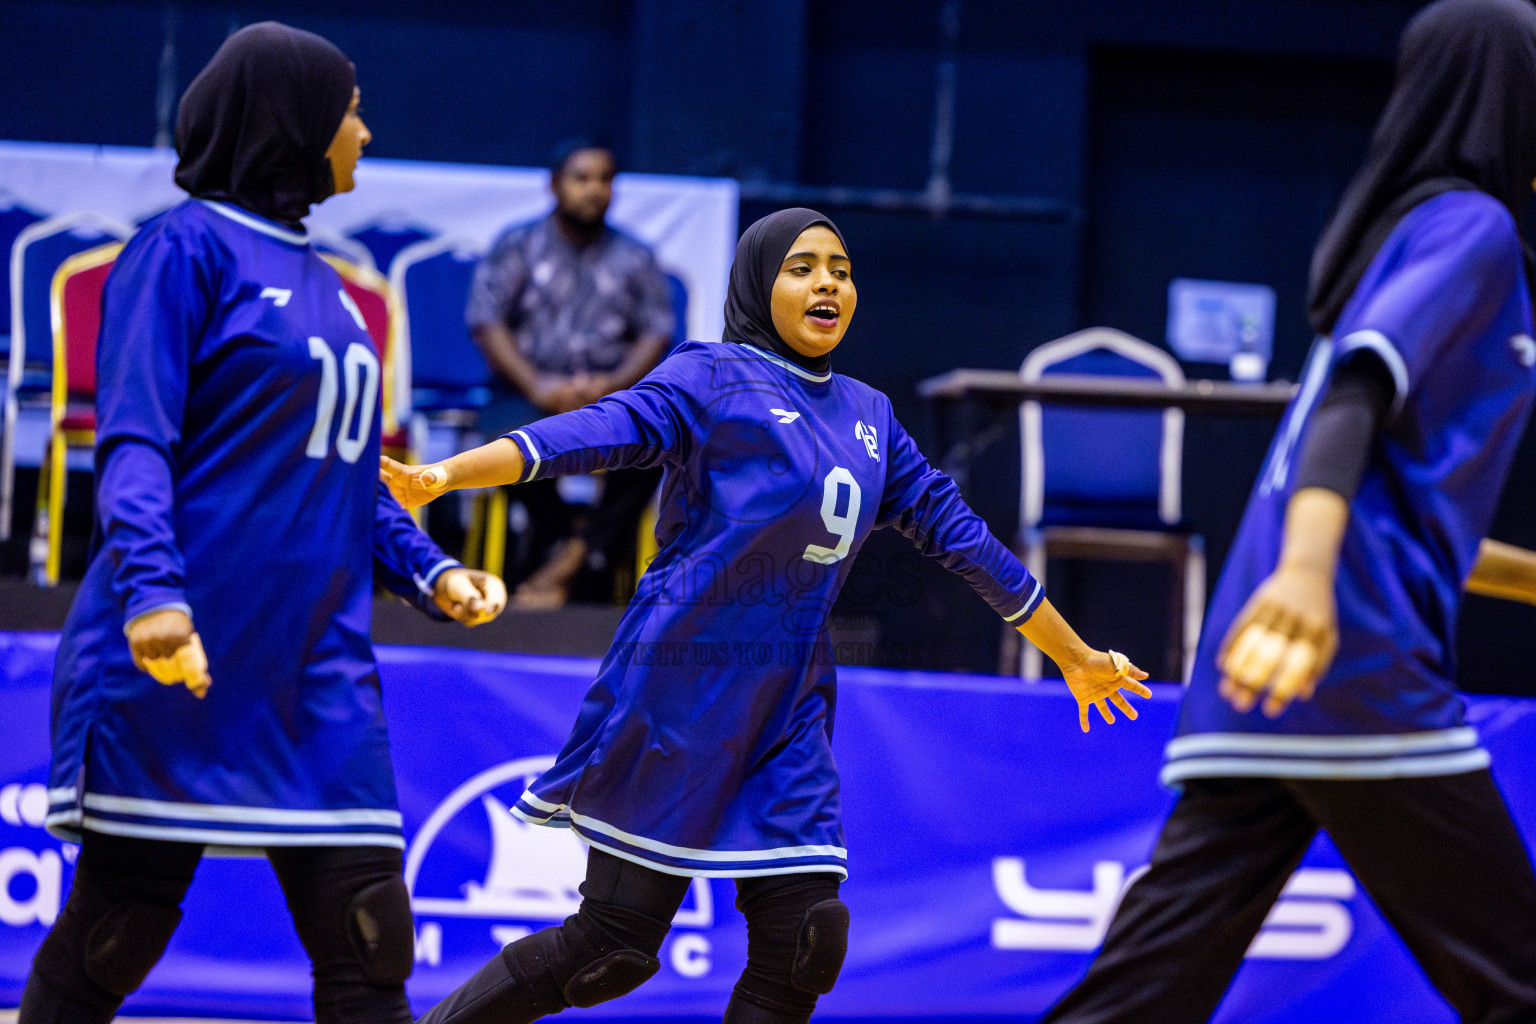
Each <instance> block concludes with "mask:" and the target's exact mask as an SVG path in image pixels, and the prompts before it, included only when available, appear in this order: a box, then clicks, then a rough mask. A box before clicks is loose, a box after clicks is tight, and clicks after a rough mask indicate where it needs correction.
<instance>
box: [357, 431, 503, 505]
mask: <svg viewBox="0 0 1536 1024" xmlns="http://www.w3.org/2000/svg"><path fill="white" fill-rule="evenodd" d="M522 477H523V453H522V450H521V449H519V448H518V447H517V443H516V442H515V441H513V440H511V439H510V438H506V437H498V438H497V439H496V440H494V441H492V442H490V443H489V444H483V445H481V446H480V447H479V448H471V449H470V450H469V451H467V452H460V453H459V454H458V455H455V456H453V457H452V458H448V459H444V460H443V461H442V462H434V463H432V464H431V465H428V466H407V465H405V464H404V463H400V462H396V461H395V460H394V459H392V458H390V457H389V456H387V455H381V456H379V479H380V480H383V481H384V483H385V484H387V485H388V486H389V492H390V493H391V494H393V495H394V496H395V500H396V501H398V502H399V503H400V504H401V505H404V506H405V507H406V508H419V507H421V506H422V505H425V504H426V503H427V502H429V501H431V500H433V499H434V498H439V497H441V496H443V495H444V494H447V493H448V492H449V491H455V490H462V489H473V488H477V487H501V486H503V485H505V484H515V483H517V482H518V481H519V480H521V479H522Z"/></svg>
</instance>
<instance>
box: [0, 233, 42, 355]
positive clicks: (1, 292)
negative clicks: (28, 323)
mask: <svg viewBox="0 0 1536 1024" xmlns="http://www.w3.org/2000/svg"><path fill="white" fill-rule="evenodd" d="M42 219H43V215H42V214H40V213H33V212H32V211H31V210H29V209H27V208H26V207H25V206H17V205H15V204H12V205H10V206H7V207H6V208H5V209H3V210H0V252H3V253H5V261H6V263H5V265H6V266H10V260H11V247H12V246H14V245H15V244H16V238H17V236H19V235H20V234H21V233H22V232H23V231H24V230H26V229H27V228H29V227H31V226H32V225H33V224H36V223H37V222H38V221H40V220H42ZM0 331H3V332H5V334H4V341H3V342H0V352H4V353H5V354H6V355H7V356H9V354H10V351H11V290H10V289H9V288H0Z"/></svg>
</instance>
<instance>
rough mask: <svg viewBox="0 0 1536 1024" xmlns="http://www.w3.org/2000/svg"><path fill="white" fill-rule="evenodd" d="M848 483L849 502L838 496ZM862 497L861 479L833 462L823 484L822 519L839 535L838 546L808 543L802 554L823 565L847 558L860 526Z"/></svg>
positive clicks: (829, 530) (833, 532) (835, 535)
mask: <svg viewBox="0 0 1536 1024" xmlns="http://www.w3.org/2000/svg"><path fill="white" fill-rule="evenodd" d="M844 487H846V488H848V490H847V492H846V493H847V495H848V499H847V502H846V503H844V502H840V501H839V500H838V498H839V497H841V494H840V493H839V492H841V491H842V489H843V488H844ZM859 501H860V494H859V482H858V481H857V480H855V479H854V478H853V474H852V473H850V472H848V471H847V470H846V469H844V468H843V467H842V466H833V467H832V471H831V472H830V473H828V474H827V478H826V480H824V481H823V482H822V485H821V521H822V522H823V523H825V524H826V526H827V532H828V533H830V534H832V536H834V537H836V538H837V547H835V548H828V547H823V546H822V545H820V544H807V545H806V546H805V554H804V555H802V556H801V557H802V558H804V559H805V560H806V561H807V562H817V563H819V564H821V565H836V564H837V563H838V562H841V561H842V560H843V559H845V558H847V557H848V548H849V547H850V546H851V545H852V544H853V534H854V531H856V530H857V529H858V526H859ZM839 505H843V512H842V514H841V515H839V514H838V511H837V508H838V506H839Z"/></svg>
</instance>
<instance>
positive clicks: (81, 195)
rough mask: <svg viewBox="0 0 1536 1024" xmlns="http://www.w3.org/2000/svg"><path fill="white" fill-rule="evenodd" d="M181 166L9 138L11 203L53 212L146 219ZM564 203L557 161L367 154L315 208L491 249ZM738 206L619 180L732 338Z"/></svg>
mask: <svg viewBox="0 0 1536 1024" xmlns="http://www.w3.org/2000/svg"><path fill="white" fill-rule="evenodd" d="M175 166H176V154H175V153H174V152H172V151H171V150H166V149H140V148H135V147H128V146H84V145H62V144H57V143H40V142H0V207H3V206H8V205H20V206H24V207H26V208H27V209H29V210H31V211H32V212H33V213H37V214H42V215H44V216H51V215H54V214H60V213H72V212H74V211H77V210H92V211H95V212H97V213H101V214H104V215H106V216H109V217H113V218H116V219H118V220H123V221H127V222H129V223H135V224H136V223H139V222H141V221H143V220H146V219H147V218H149V217H152V216H154V215H155V214H156V213H159V212H160V211H161V210H164V209H165V208H167V207H169V206H172V205H174V204H175V203H178V202H180V201H181V200H182V199H184V198H186V193H184V192H182V191H181V189H179V188H177V187H176V183H175V181H174V180H173V172H174V170H175ZM552 205H553V201H552V198H551V196H550V193H549V172H548V171H546V170H541V169H535V168H526V167H491V166H483V165H469V164H446V163H428V162H424V161H414V160H385V159H374V158H372V157H367V156H365V157H364V158H363V160H362V162H361V163H359V164H358V168H357V188H356V189H355V190H354V191H352V192H350V193H348V194H346V195H340V196H334V197H332V198H331V199H328V200H326V201H325V202H324V203H322V204H320V205H319V206H317V207H315V210H314V212H313V213H312V214H311V215H310V217H309V220H308V223H309V224H310V225H311V226H312V227H314V228H316V229H324V230H326V231H328V232H330V233H332V234H339V235H348V236H350V235H353V234H355V233H357V232H359V231H361V230H363V229H365V228H368V227H370V226H377V225H409V226H413V227H417V228H420V229H422V230H424V231H425V232H427V233H428V234H432V235H444V236H448V237H452V238H458V239H464V240H466V241H468V242H470V243H472V244H474V245H475V246H477V247H480V248H485V247H486V246H488V245H489V244H490V242H491V240H492V239H493V238H495V236H496V235H497V234H499V233H500V232H501V230H502V229H503V228H505V227H506V226H508V225H509V224H514V223H517V222H519V221H525V220H530V219H532V218H534V217H537V216H539V215H541V214H543V213H546V212H548V210H549V209H550V208H551V206H552ZM736 208H737V188H736V182H735V181H733V180H730V179H721V178H680V177H672V176H668V175H655V174H620V175H619V177H618V179H617V180H616V181H615V183H614V198H613V206H612V208H611V209H610V210H609V220H610V221H611V222H612V223H613V224H614V225H615V226H616V227H619V228H621V229H622V230H624V231H627V232H629V233H630V234H632V235H634V236H636V237H637V238H639V239H641V240H642V241H644V242H646V243H648V244H650V245H651V246H653V247H654V249H655V251H656V257H657V259H658V261H659V262H660V263H661V265H662V267H663V268H664V269H666V270H667V271H669V272H670V273H673V274H676V275H677V276H678V277H679V278H681V279H682V281H683V284H684V286H685V287H686V288H687V290H688V337H690V338H694V339H698V340H703V341H715V340H718V339H719V337H720V330H721V326H722V323H723V315H722V310H723V307H724V305H725V285H726V277H727V275H728V273H729V271H730V265H731V258H732V256H733V254H734V252H735V247H736ZM385 269H387V268H383V267H381V268H380V270H385Z"/></svg>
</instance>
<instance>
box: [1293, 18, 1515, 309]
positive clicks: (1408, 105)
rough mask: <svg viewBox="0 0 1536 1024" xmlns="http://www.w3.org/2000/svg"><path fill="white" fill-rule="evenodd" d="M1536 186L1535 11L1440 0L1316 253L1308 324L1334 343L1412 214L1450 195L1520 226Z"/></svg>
mask: <svg viewBox="0 0 1536 1024" xmlns="http://www.w3.org/2000/svg"><path fill="white" fill-rule="evenodd" d="M1533 177H1536V6H1533V5H1532V4H1531V3H1530V0H1439V2H1437V3H1434V4H1431V5H1430V6H1428V7H1426V8H1424V10H1422V11H1420V12H1419V13H1418V14H1417V15H1416V16H1415V17H1414V19H1413V20H1412V21H1411V22H1409V24H1408V28H1407V29H1405V30H1404V32H1403V38H1402V41H1401V43H1400V44H1399V46H1398V58H1397V77H1396V81H1395V83H1394V84H1393V87H1392V96H1391V98H1390V99H1388V100H1387V107H1386V109H1385V110H1384V111H1383V112H1382V115H1381V120H1380V121H1379V122H1377V124H1376V133H1375V135H1374V136H1373V137H1372V139H1371V150H1370V155H1369V156H1368V157H1367V158H1366V161H1365V166H1364V167H1362V168H1360V171H1359V173H1357V174H1356V175H1355V178H1354V180H1353V181H1352V182H1350V185H1349V188H1348V189H1347V190H1345V192H1344V198H1343V200H1342V201H1341V202H1340V203H1339V208H1338V210H1337V211H1336V212H1335V213H1334V215H1333V220H1332V221H1330V222H1329V224H1328V227H1327V229H1326V230H1324V231H1323V237H1322V239H1321V240H1320V241H1319V242H1318V243H1317V249H1316V250H1315V251H1314V252H1313V254H1312V280H1311V287H1310V289H1309V294H1308V296H1307V315H1308V318H1309V319H1310V320H1311V321H1312V326H1313V328H1314V329H1315V330H1316V331H1317V332H1318V333H1320V334H1328V333H1330V332H1331V331H1332V330H1333V325H1334V322H1335V321H1336V320H1338V317H1339V314H1340V313H1341V312H1342V311H1343V309H1344V306H1345V304H1346V303H1347V302H1348V301H1349V297H1350V295H1351V294H1352V293H1353V292H1354V290H1355V286H1356V285H1358V284H1359V283H1360V278H1361V277H1363V276H1364V275H1365V271H1366V269H1367V268H1368V267H1369V266H1370V263H1371V260H1373V259H1374V258H1375V256H1376V252H1377V250H1378V249H1380V248H1381V246H1382V244H1383V243H1384V242H1386V240H1387V236H1389V235H1390V234H1391V233H1392V230H1393V229H1394V228H1395V227H1397V224H1398V222H1399V221H1400V220H1402V219H1403V217H1404V216H1406V215H1407V213H1408V211H1410V210H1412V209H1413V208H1414V207H1415V206H1417V205H1418V204H1419V203H1422V202H1423V201H1424V200H1426V199H1428V198H1430V197H1431V196H1434V195H1438V194H1439V193H1441V192H1446V191H1450V190H1452V189H1476V190H1480V191H1483V192H1487V193H1488V194H1489V195H1491V196H1493V197H1494V198H1495V199H1497V200H1498V201H1499V202H1501V203H1503V204H1504V205H1505V206H1506V207H1508V208H1509V211H1510V213H1511V214H1513V215H1515V217H1516V218H1518V217H1519V214H1520V211H1521V208H1522V207H1523V206H1524V205H1525V201H1526V200H1527V199H1528V198H1529V197H1530V195H1531V179H1532V178H1533Z"/></svg>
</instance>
